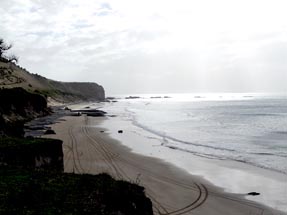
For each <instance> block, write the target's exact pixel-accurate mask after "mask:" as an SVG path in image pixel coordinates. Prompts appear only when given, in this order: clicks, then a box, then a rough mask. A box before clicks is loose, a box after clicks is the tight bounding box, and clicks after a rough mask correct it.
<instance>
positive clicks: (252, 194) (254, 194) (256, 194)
mask: <svg viewBox="0 0 287 215" xmlns="http://www.w3.org/2000/svg"><path fill="white" fill-rule="evenodd" d="M247 195H249V196H259V195H260V193H257V192H250V193H247Z"/></svg>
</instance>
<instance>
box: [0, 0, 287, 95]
mask: <svg viewBox="0 0 287 215" xmlns="http://www.w3.org/2000/svg"><path fill="white" fill-rule="evenodd" d="M285 6H286V3H285V1H283V0H273V1H271V0H261V1H259V0H254V1H252V2H250V1H247V0H242V1H235V0H231V1H230V0H228V1H227V0H219V1H212V0H202V1H190V0H177V1H173V0H171V1H163V0H157V1H151V0H146V1H134V0H121V1H118V0H85V1H79V0H62V1H56V0H51V1H39V0H26V1H20V0H1V6H0V13H1V16H0V23H1V24H0V27H1V28H0V35H1V36H2V37H3V38H4V39H6V40H8V41H9V42H13V43H14V50H13V51H14V52H15V53H16V54H17V55H19V56H20V64H21V65H22V66H24V67H26V68H28V69H29V70H30V71H31V72H34V73H40V74H42V75H44V76H47V77H49V78H54V79H57V80H63V81H72V80H82V81H85V80H88V81H90V80H91V79H92V80H94V81H96V82H100V83H101V84H103V85H104V86H106V88H107V91H108V92H110V93H114V92H123V93H124V92H133V91H135V90H137V91H149V92H150V91H152V90H155V91H170V92H172V91H200V90H202V91H235V90H236V91H238V90H239V91H240V86H241V89H242V91H248V90H249V91H253V90H256V91H264V90H267V89H268V90H271V91H282V90H286V87H283V82H286V75H284V74H285V73H284V72H283V71H285V69H286V66H287V65H286V63H285V60H284V56H286V49H287V47H286V42H287V41H286V38H287V37H286V36H287V35H286V32H287V31H286V29H287V24H286V22H285V20H286V19H287V15H286V13H285V11H284V9H285V8H286V7H285ZM283 73H284V74H283ZM67 74H69V75H67ZM234 77H237V80H242V81H240V83H239V84H235V82H236V80H234ZM113 78H114V79H113ZM258 78H260V80H262V82H266V81H265V80H268V79H269V80H273V81H274V82H275V81H276V82H278V83H277V84H273V85H272V86H271V85H270V86H266V84H262V85H260V84H259V86H258V87H254V86H255V83H258V81H257V80H256V79H258ZM280 78H281V79H283V80H284V78H285V80H284V81H283V80H280ZM131 80H132V82H131ZM143 80H147V81H143ZM173 81H176V82H177V83H178V84H174V86H173V87H172V88H171V87H170V85H171V83H172V82H173ZM243 82H244V83H243ZM118 83H121V84H118ZM230 83H233V84H230ZM237 85H238V86H237ZM234 86H236V87H234Z"/></svg>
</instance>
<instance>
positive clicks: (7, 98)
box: [0, 88, 50, 136]
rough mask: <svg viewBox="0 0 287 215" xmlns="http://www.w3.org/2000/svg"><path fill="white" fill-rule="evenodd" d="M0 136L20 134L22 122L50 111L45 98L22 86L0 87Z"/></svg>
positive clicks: (21, 132)
mask: <svg viewBox="0 0 287 215" xmlns="http://www.w3.org/2000/svg"><path fill="white" fill-rule="evenodd" d="M0 101H1V103H0V136H1V134H2V135H3V134H6V135H9V136H22V135H23V124H24V122H26V121H28V120H31V119H33V118H36V117H39V116H45V115H47V114H49V113H50V109H49V108H48V107H47V101H46V99H45V98H44V97H43V96H41V95H38V94H35V93H29V92H27V91H26V90H24V89H22V88H12V89H0Z"/></svg>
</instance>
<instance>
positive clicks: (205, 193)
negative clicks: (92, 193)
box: [47, 116, 284, 215]
mask: <svg viewBox="0 0 287 215" xmlns="http://www.w3.org/2000/svg"><path fill="white" fill-rule="evenodd" d="M63 119H64V120H63V121H59V122H58V123H56V124H54V125H53V126H52V129H54V130H55V131H56V135H49V136H47V137H54V138H59V139H62V140H63V141H64V144H63V151H64V167H65V172H74V173H79V174H85V173H88V174H98V173H103V172H105V173H108V174H110V175H112V176H113V177H114V178H116V179H123V180H127V181H130V182H133V183H137V184H139V185H141V186H144V187H145V190H146V194H147V196H148V197H149V198H150V199H151V200H152V202H153V210H154V214H158V215H161V214H166V215H167V214H170V215H180V214H195V215H196V214H198V215H199V214H200V215H208V214H212V215H217V214H218V215H219V214H220V215H222V214H230V215H239V214H242V215H249V214H250V215H253V214H254V215H255V214H256V215H257V214H258V215H259V214H260V215H271V214H274V215H275V214H276V215H281V214H282V215H283V214H284V213H283V212H279V211H276V210H273V209H271V208H268V207H266V206H263V205H260V204H257V203H255V202H252V201H249V200H247V199H244V198H243V196H242V195H235V194H230V193H226V192H224V191H223V190H222V189H219V188H217V187H215V186H213V185H212V184H210V183H208V182H207V181H206V180H204V179H203V178H201V177H198V176H194V175H190V174H188V173H187V172H185V171H183V170H181V169H179V168H176V167H175V166H173V165H171V164H169V163H167V162H164V161H162V160H160V159H156V158H151V157H147V156H142V155H139V154H136V153H133V152H131V150H130V149H129V148H127V147H126V146H124V145H122V144H121V143H120V142H119V141H116V140H114V139H112V138H111V137H110V136H109V135H108V133H107V132H102V131H103V129H102V128H100V127H97V126H95V125H99V124H100V122H101V121H102V120H105V119H104V118H102V117H100V118H96V117H87V116H80V117H70V116H67V117H64V118H63ZM135 141H136V140H135Z"/></svg>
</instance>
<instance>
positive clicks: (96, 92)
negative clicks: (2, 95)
mask: <svg viewBox="0 0 287 215" xmlns="http://www.w3.org/2000/svg"><path fill="white" fill-rule="evenodd" d="M0 87H2V88H14V87H22V88H24V89H26V90H27V91H29V92H37V93H41V94H43V95H45V96H47V97H50V98H52V99H54V100H57V101H62V102H71V101H75V100H97V101H102V100H104V99H105V91H104V88H103V87H102V86H100V85H98V84H96V83H89V82H87V83H84V82H59V81H54V80H51V79H47V78H45V77H42V76H40V75H37V74H32V73H29V72H28V71H27V70H25V69H23V68H21V67H19V66H17V65H16V64H14V63H7V62H1V61H0Z"/></svg>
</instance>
